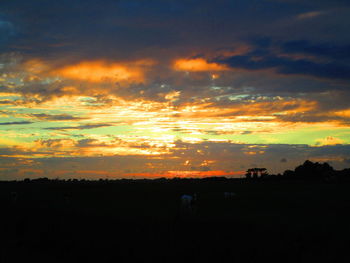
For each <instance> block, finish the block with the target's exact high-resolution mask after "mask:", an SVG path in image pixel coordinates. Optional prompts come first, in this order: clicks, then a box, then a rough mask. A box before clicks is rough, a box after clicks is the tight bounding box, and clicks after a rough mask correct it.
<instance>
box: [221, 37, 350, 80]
mask: <svg viewBox="0 0 350 263" xmlns="http://www.w3.org/2000/svg"><path fill="white" fill-rule="evenodd" d="M253 44H254V45H255V48H254V49H253V50H252V51H250V52H248V53H247V54H244V55H238V56H232V57H229V58H224V59H217V60H215V62H220V63H224V64H226V65H229V66H230V67H232V68H235V69H240V68H241V69H246V70H262V69H274V70H275V71H276V72H277V73H280V74H286V75H290V74H299V75H308V76H313V77H318V78H326V79H345V80H348V79H350V66H349V63H346V61H345V63H344V62H342V61H339V58H342V59H344V58H349V57H350V45H346V46H329V45H326V44H318V45H311V44H309V43H308V42H307V41H294V42H286V43H283V44H282V45H281V44H275V45H273V44H271V43H270V39H261V40H256V41H255V42H254V43H253ZM278 49H282V50H283V51H284V52H283V53H280V52H279V51H278ZM333 49H334V53H332V50H333ZM295 53H301V54H306V55H315V56H317V57H319V56H320V57H326V58H328V60H327V61H325V62H323V61H314V60H311V59H309V58H307V57H305V58H294V57H288V55H292V54H295Z"/></svg>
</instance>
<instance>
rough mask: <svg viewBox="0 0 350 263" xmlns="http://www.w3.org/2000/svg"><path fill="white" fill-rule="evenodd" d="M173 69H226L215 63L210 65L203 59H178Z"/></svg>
mask: <svg viewBox="0 0 350 263" xmlns="http://www.w3.org/2000/svg"><path fill="white" fill-rule="evenodd" d="M174 69H175V70H178V71H194V72H195V71H198V72H199V71H224V70H228V68H227V67H226V66H224V65H220V64H217V63H210V62H208V61H206V60H205V59H203V58H194V59H178V60H176V61H175V63H174Z"/></svg>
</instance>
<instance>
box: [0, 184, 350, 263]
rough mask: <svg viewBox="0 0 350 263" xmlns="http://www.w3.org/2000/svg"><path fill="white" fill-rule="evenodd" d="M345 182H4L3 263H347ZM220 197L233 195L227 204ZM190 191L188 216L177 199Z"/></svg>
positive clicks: (0, 196)
mask: <svg viewBox="0 0 350 263" xmlns="http://www.w3.org/2000/svg"><path fill="white" fill-rule="evenodd" d="M349 186H350V184H349V183H344V184H331V183H329V184H327V183H320V182H318V183H316V182H314V183H311V182H308V183H305V182H287V181H283V182H280V181H251V182H249V181H245V180H234V179H232V180H229V179H227V180H224V179H212V180H153V181H152V180H136V181H131V180H119V181H95V182H89V181H75V182H74V181H70V182H68V181H45V180H43V181H30V182H1V183H0V205H1V225H0V226H1V241H0V242H1V244H0V255H1V258H0V259H1V262H17V261H21V260H28V259H30V258H32V259H35V260H36V261H45V262H76V261H78V260H79V261H92V262H112V261H113V262H131V261H138V262H145V261H156V260H159V261H162V262H183V261H192V262H259V261H261V260H269V261H278V262H313V261H318V262H350V261H349V260H350V256H349V255H348V254H347V249H348V247H349V245H350V221H349V219H350V216H349V215H348V213H347V212H348V211H349V208H350V191H349V189H350V187H349ZM225 191H228V192H234V193H236V196H235V197H233V198H231V199H225V198H224V195H223V193H224V192H225ZM186 193H188V194H192V193H197V195H198V200H197V201H196V203H195V205H194V211H193V212H192V213H190V212H187V211H184V210H183V209H182V207H181V202H180V201H181V200H180V197H181V195H182V194H186Z"/></svg>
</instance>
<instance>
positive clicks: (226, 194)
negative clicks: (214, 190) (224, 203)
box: [224, 192, 236, 199]
mask: <svg viewBox="0 0 350 263" xmlns="http://www.w3.org/2000/svg"><path fill="white" fill-rule="evenodd" d="M235 196H236V193H234V192H224V198H225V199H231V198H234V197H235Z"/></svg>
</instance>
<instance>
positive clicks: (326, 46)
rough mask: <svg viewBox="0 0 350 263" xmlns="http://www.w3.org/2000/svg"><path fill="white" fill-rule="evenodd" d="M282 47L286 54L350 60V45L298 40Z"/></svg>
mask: <svg viewBox="0 0 350 263" xmlns="http://www.w3.org/2000/svg"><path fill="white" fill-rule="evenodd" d="M281 47H282V50H283V51H284V52H286V53H297V54H308V55H315V56H321V57H326V58H331V59H341V60H343V59H349V58H350V45H344V46H342V45H335V44H332V43H320V44H312V43H310V42H308V41H305V40H296V41H289V42H286V43H283V44H282V45H281Z"/></svg>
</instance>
